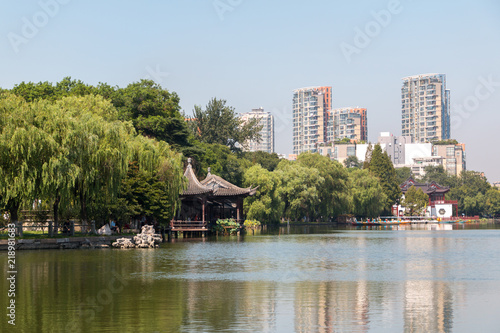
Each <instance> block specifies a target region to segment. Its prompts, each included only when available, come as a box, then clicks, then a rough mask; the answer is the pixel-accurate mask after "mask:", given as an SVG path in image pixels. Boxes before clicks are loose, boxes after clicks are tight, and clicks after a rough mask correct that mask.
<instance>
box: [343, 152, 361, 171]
mask: <svg viewBox="0 0 500 333" xmlns="http://www.w3.org/2000/svg"><path fill="white" fill-rule="evenodd" d="M344 166H345V167H346V168H357V169H360V168H362V167H363V163H361V162H360V161H359V159H358V158H357V157H356V156H354V155H353V156H349V157H348V158H346V159H345V160H344Z"/></svg>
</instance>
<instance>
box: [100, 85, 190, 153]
mask: <svg viewBox="0 0 500 333" xmlns="http://www.w3.org/2000/svg"><path fill="white" fill-rule="evenodd" d="M100 91H103V94H105V95H106V94H107V95H109V96H111V101H112V103H113V105H114V106H115V107H116V108H117V109H118V112H119V115H120V119H121V120H131V121H132V123H133V124H134V127H135V129H136V130H137V132H138V133H140V134H142V135H144V136H147V137H150V138H155V139H157V140H162V141H165V142H167V143H169V144H170V145H172V146H173V147H174V148H180V147H187V146H191V145H190V143H189V140H188V138H189V129H188V126H187V124H186V122H185V120H184V117H183V116H182V115H181V113H180V106H179V97H178V96H177V94H176V93H175V92H169V91H167V90H165V89H163V88H162V87H161V86H160V85H158V84H156V83H154V81H152V80H141V81H140V82H135V83H132V84H129V85H128V86H127V87H126V88H119V89H117V90H116V92H114V93H113V92H112V91H111V90H110V87H109V86H105V85H101V86H100Z"/></svg>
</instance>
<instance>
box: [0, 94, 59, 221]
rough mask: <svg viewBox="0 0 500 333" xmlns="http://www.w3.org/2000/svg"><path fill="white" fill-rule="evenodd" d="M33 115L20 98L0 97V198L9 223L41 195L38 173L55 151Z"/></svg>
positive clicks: (33, 111)
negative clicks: (22, 208)
mask: <svg viewBox="0 0 500 333" xmlns="http://www.w3.org/2000/svg"><path fill="white" fill-rule="evenodd" d="M37 111H38V109H37V108H36V107H34V106H33V105H31V104H29V103H26V102H25V101H24V99H22V98H20V97H17V96H14V95H12V94H9V93H6V94H5V93H4V94H2V95H1V96H0V198H1V199H2V201H3V206H4V207H5V208H6V209H7V210H8V211H9V213H10V218H11V221H12V222H17V221H18V212H19V209H20V207H21V206H22V205H23V204H27V205H29V204H31V203H32V202H33V200H34V199H36V198H37V197H38V196H40V195H41V183H42V169H43V168H44V166H45V165H46V164H47V163H48V162H49V161H50V159H51V157H52V156H53V155H54V154H55V151H56V150H57V146H56V144H55V142H54V141H53V140H52V138H51V136H50V135H49V134H48V133H46V132H45V131H44V129H43V128H41V127H40V126H39V124H38V122H39V116H40V115H39V113H38V112H37Z"/></svg>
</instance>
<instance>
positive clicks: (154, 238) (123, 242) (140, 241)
mask: <svg viewBox="0 0 500 333" xmlns="http://www.w3.org/2000/svg"><path fill="white" fill-rule="evenodd" d="M161 241H162V238H161V235H159V234H155V229H154V227H153V226H152V225H145V226H143V227H142V230H141V233H140V234H138V235H137V236H134V238H133V239H130V238H119V239H117V240H116V242H114V243H113V247H118V248H122V249H129V248H145V249H147V248H155V247H158V246H159V245H158V244H160V243H161Z"/></svg>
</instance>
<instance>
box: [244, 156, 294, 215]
mask: <svg viewBox="0 0 500 333" xmlns="http://www.w3.org/2000/svg"><path fill="white" fill-rule="evenodd" d="M244 178H245V182H244V185H245V187H250V186H253V187H256V186H258V188H257V192H256V194H255V195H254V196H250V197H247V198H245V202H244V209H245V211H246V215H247V218H248V219H254V220H258V221H261V222H263V223H278V222H279V221H280V219H281V217H282V216H283V212H284V209H285V202H284V201H283V199H282V195H283V194H282V191H283V184H282V173H281V172H278V171H276V172H271V171H269V170H266V169H264V168H263V167H261V166H260V165H259V164H255V165H253V166H252V167H250V168H249V169H247V170H246V171H245V176H244Z"/></svg>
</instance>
